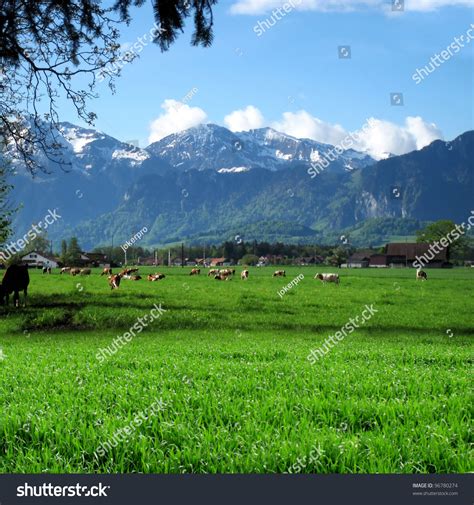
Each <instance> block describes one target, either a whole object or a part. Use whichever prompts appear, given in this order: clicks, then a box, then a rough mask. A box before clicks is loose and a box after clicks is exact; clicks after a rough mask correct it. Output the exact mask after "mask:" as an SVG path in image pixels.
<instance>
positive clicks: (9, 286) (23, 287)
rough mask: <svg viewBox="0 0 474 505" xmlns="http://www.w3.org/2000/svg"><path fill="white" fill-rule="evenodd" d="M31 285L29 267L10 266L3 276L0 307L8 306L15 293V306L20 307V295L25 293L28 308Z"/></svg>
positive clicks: (0, 288) (0, 285)
mask: <svg viewBox="0 0 474 505" xmlns="http://www.w3.org/2000/svg"><path fill="white" fill-rule="evenodd" d="M29 283H30V274H29V273H28V266H27V265H10V266H9V267H8V268H7V271H6V272H5V274H4V276H3V280H2V284H0V305H5V304H6V305H8V298H9V296H10V295H11V293H13V305H14V306H15V307H19V306H20V294H19V293H20V291H23V294H24V299H25V303H24V305H25V307H26V298H27V296H28V285H29Z"/></svg>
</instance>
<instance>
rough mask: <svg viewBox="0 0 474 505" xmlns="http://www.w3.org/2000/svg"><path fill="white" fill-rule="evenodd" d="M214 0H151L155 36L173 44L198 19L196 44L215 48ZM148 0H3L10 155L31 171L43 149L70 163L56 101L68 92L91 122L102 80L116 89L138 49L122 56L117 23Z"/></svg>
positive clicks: (1, 44)
mask: <svg viewBox="0 0 474 505" xmlns="http://www.w3.org/2000/svg"><path fill="white" fill-rule="evenodd" d="M216 2H217V0H152V1H151V4H152V7H153V15H154V21H155V30H154V31H151V29H152V26H150V34H151V37H153V40H152V42H154V43H156V44H158V45H159V47H160V48H161V50H162V51H166V50H168V49H169V47H170V45H171V44H172V43H173V42H174V41H175V40H176V38H177V37H178V35H179V33H181V32H182V31H183V29H184V25H185V21H186V19H187V18H189V17H192V18H193V22H194V32H193V35H192V39H191V43H192V44H193V45H195V46H197V45H202V46H209V45H210V44H211V42H212V38H213V34H212V28H213V15H212V7H213V5H214V4H215V3H216ZM145 4H148V3H147V2H145V0H115V2H110V3H109V2H105V1H101V0H60V1H59V0H50V1H38V0H2V2H1V3H0V137H3V138H5V139H7V140H8V143H9V145H10V149H9V154H10V155H11V156H15V157H18V158H19V159H21V160H22V162H23V163H24V165H25V166H26V167H27V168H28V169H29V170H30V171H31V172H32V173H34V172H35V171H37V170H41V169H42V166H44V164H40V163H39V162H38V161H37V158H36V157H35V153H36V152H38V151H41V152H42V153H43V154H44V155H46V157H47V158H49V159H50V160H52V161H53V162H56V163H58V164H59V165H61V166H64V165H67V163H66V161H65V160H64V159H63V155H62V147H61V143H60V141H59V139H58V134H57V126H58V122H59V116H58V112H57V100H58V98H59V96H60V95H63V96H65V97H66V98H67V99H68V100H69V101H70V102H71V103H72V105H73V107H74V108H75V111H76V113H77V115H78V117H79V118H81V119H82V120H84V121H85V122H87V123H89V124H93V122H94V120H95V118H96V115H95V114H94V113H93V112H89V111H88V102H89V101H90V100H91V99H93V98H96V96H97V95H96V94H95V89H96V85H97V83H98V82H101V80H104V79H106V82H107V84H108V85H109V87H110V88H111V90H112V91H114V82H115V78H116V77H117V76H118V75H120V70H121V67H122V66H123V64H124V63H126V62H130V61H132V60H133V59H134V58H135V57H136V56H137V53H136V52H134V51H133V50H128V51H126V52H125V53H124V54H122V51H121V47H120V44H119V37H120V33H119V30H118V27H119V26H120V25H123V24H125V25H128V24H129V23H130V21H131V10H132V8H135V7H142V6H143V5H145ZM151 37H150V38H151ZM139 40H140V39H139ZM147 42H148V41H147ZM141 44H142V46H143V42H141ZM145 45H146V44H145ZM76 85H78V86H79V87H76ZM41 100H42V101H43V103H41V104H40V103H39V102H40V101H41ZM41 110H42V111H46V112H43V113H41V112H40V111H41Z"/></svg>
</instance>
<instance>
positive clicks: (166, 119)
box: [148, 99, 207, 143]
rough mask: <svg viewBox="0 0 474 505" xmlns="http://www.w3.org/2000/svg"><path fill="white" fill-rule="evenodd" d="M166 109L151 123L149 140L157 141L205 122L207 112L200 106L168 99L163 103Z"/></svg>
mask: <svg viewBox="0 0 474 505" xmlns="http://www.w3.org/2000/svg"><path fill="white" fill-rule="evenodd" d="M161 108H162V109H164V110H165V112H164V113H162V114H161V115H160V116H158V117H157V118H156V119H155V120H153V121H152V122H151V124H150V135H149V137H148V142H150V143H152V142H156V141H158V140H161V139H162V138H164V137H166V136H167V135H170V134H172V133H176V132H179V131H182V130H186V129H187V128H191V127H193V126H197V125H198V124H201V123H204V122H205V121H206V119H207V114H206V113H205V112H204V111H203V110H202V109H201V108H199V107H190V106H189V105H187V104H184V103H182V102H179V101H177V100H173V99H167V100H165V101H164V102H163V103H162V104H161Z"/></svg>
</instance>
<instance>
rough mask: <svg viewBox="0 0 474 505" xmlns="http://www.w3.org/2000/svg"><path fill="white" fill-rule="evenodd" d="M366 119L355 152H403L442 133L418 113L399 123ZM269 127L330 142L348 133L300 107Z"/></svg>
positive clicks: (420, 145)
mask: <svg viewBox="0 0 474 505" xmlns="http://www.w3.org/2000/svg"><path fill="white" fill-rule="evenodd" d="M369 121H370V127H369V128H367V129H366V130H365V132H362V131H359V130H357V131H356V133H358V134H359V137H358V138H359V139H360V140H359V141H358V142H357V143H355V144H354V145H353V146H352V147H353V149H356V150H358V151H367V152H368V153H370V154H371V155H372V156H373V157H374V158H378V159H379V158H384V157H386V156H387V155H388V154H389V153H392V154H405V153H407V152H410V151H414V150H415V149H421V148H422V147H425V146H427V145H428V144H430V143H431V142H433V140H436V139H439V138H443V134H442V132H441V131H440V130H439V128H438V127H437V126H436V125H435V124H434V123H428V122H426V121H424V120H423V119H422V118H421V117H419V116H417V117H412V116H408V117H407V118H406V119H405V124H403V125H401V126H400V125H397V124H395V123H391V122H390V121H384V120H381V119H375V118H371V119H370V120H369ZM361 126H362V125H361ZM272 127H273V128H275V130H278V131H281V132H283V133H286V134H288V135H292V136H293V137H297V138H309V139H312V140H316V141H317V142H322V143H325V144H333V145H335V144H338V143H340V142H341V141H342V139H343V138H345V137H346V136H347V135H348V134H349V133H350V132H348V131H347V130H345V129H344V128H343V127H342V126H340V125H338V124H335V125H334V124H330V123H326V122H324V121H322V120H321V119H318V118H317V117H313V116H312V115H311V114H309V113H308V112H306V111H304V110H300V111H298V112H295V113H293V112H285V113H284V114H283V118H282V119H281V120H280V121H276V122H275V123H273V124H272ZM356 138H357V137H356Z"/></svg>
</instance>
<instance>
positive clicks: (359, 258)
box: [347, 252, 371, 268]
mask: <svg viewBox="0 0 474 505" xmlns="http://www.w3.org/2000/svg"><path fill="white" fill-rule="evenodd" d="M370 254H371V253H366V252H358V253H354V254H353V255H352V256H351V257H350V258H349V259H348V260H347V268H367V267H368V266H369V262H370V257H371V256H370Z"/></svg>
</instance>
